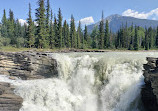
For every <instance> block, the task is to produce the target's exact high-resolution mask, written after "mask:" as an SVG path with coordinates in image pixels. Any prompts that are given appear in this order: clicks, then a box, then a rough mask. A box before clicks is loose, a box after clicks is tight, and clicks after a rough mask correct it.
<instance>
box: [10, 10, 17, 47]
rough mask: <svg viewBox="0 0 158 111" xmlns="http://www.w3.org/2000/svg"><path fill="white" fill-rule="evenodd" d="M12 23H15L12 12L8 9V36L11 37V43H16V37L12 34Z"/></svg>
mask: <svg viewBox="0 0 158 111" xmlns="http://www.w3.org/2000/svg"><path fill="white" fill-rule="evenodd" d="M14 25H15V20H14V14H13V11H12V10H9V19H8V37H9V38H10V39H11V44H12V45H15V44H16V38H15V36H14V31H15V29H14Z"/></svg>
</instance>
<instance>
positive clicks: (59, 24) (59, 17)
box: [57, 8, 63, 48]
mask: <svg viewBox="0 0 158 111" xmlns="http://www.w3.org/2000/svg"><path fill="white" fill-rule="evenodd" d="M57 37H58V47H59V48H61V47H63V41H62V15H61V10H60V8H59V11H58V25H57Z"/></svg>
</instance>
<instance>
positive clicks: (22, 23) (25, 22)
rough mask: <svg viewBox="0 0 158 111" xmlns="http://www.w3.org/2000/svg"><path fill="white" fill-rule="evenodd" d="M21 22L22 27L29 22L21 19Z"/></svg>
mask: <svg viewBox="0 0 158 111" xmlns="http://www.w3.org/2000/svg"><path fill="white" fill-rule="evenodd" d="M19 22H20V24H21V25H24V24H27V21H26V20H24V19H19Z"/></svg>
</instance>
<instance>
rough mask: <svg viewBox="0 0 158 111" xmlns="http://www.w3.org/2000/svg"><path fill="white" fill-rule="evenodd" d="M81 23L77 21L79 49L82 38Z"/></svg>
mask: <svg viewBox="0 0 158 111" xmlns="http://www.w3.org/2000/svg"><path fill="white" fill-rule="evenodd" d="M81 33H82V29H81V22H80V21H79V24H78V29H77V48H78V49H80V48H81V36H82V34H81Z"/></svg>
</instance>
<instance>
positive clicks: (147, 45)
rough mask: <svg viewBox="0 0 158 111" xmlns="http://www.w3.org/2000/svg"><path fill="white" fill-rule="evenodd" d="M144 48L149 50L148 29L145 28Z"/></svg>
mask: <svg viewBox="0 0 158 111" xmlns="http://www.w3.org/2000/svg"><path fill="white" fill-rule="evenodd" d="M145 50H149V39H148V30H147V29H146V28H145Z"/></svg>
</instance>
